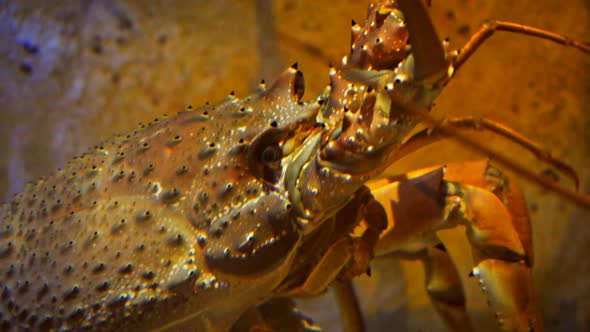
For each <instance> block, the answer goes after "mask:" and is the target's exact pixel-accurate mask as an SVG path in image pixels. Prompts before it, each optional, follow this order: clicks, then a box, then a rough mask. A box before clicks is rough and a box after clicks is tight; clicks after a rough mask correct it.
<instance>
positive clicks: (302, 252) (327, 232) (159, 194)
mask: <svg viewBox="0 0 590 332" xmlns="http://www.w3.org/2000/svg"><path fill="white" fill-rule="evenodd" d="M500 26H501V27H502V26H503V25H502V24H500ZM500 29H501V28H500ZM527 29H529V28H528V27H522V26H521V27H520V28H516V29H513V30H516V31H517V32H522V33H528V31H529V30H527ZM535 31H536V30H535ZM528 34H532V33H528ZM533 35H535V34H533ZM536 35H539V36H541V37H544V38H547V36H546V35H543V34H536ZM552 36H554V35H552ZM409 38H411V41H412V43H410V42H409ZM474 38H475V39H474V40H475V41H474V43H472V44H469V45H467V46H466V48H465V50H466V52H463V53H457V52H449V51H447V50H446V45H444V44H443V43H441V42H440V41H439V39H438V37H437V35H436V33H435V31H434V28H433V26H432V23H431V22H430V20H429V18H428V15H427V13H426V9H425V8H424V6H423V4H422V3H421V2H420V1H411V0H404V1H382V2H380V1H372V2H371V4H370V6H369V15H368V18H367V22H366V23H365V25H364V27H360V26H358V25H356V24H355V25H353V29H352V47H351V51H350V54H349V55H348V56H346V57H345V58H344V60H343V64H342V66H341V68H339V69H336V68H332V69H331V70H330V80H331V82H330V85H329V86H328V87H327V88H326V90H325V91H324V93H323V94H322V95H321V96H319V97H318V98H317V99H315V100H312V101H310V102H302V101H301V99H302V97H303V92H304V80H303V74H302V73H301V72H300V71H299V70H298V68H297V66H296V65H293V66H292V67H290V68H288V69H287V70H286V71H284V72H283V73H282V74H281V75H280V77H279V78H278V79H277V80H276V82H275V83H274V84H272V85H271V86H270V87H269V88H268V89H267V88H265V85H264V83H262V84H261V85H260V88H259V91H257V93H255V94H253V95H251V96H249V97H247V98H244V99H238V98H236V97H235V96H234V95H233V93H232V94H230V96H228V97H227V98H226V99H225V100H223V101H222V102H220V103H218V104H215V105H205V106H203V107H199V108H195V109H192V108H191V107H189V108H188V109H186V110H184V111H182V112H180V113H178V114H177V115H175V116H173V117H163V118H160V119H156V120H155V121H154V122H152V123H150V124H148V125H144V126H141V127H140V128H139V129H138V130H136V131H134V132H133V133H130V134H129V135H124V136H119V137H115V138H113V139H112V140H110V141H108V142H105V143H103V144H101V145H98V146H96V147H94V148H93V149H91V150H90V151H89V152H88V153H86V154H84V155H82V156H80V157H78V158H75V159H74V160H72V161H71V162H69V163H68V164H67V165H66V167H65V168H64V169H61V170H59V171H58V172H57V173H55V174H54V175H52V176H50V177H48V178H45V179H41V180H39V181H37V182H35V183H32V184H30V185H28V186H27V187H26V188H25V189H24V190H23V192H21V193H19V194H17V195H15V196H14V198H13V200H12V201H11V202H9V203H7V204H5V205H3V206H2V207H1V209H0V216H1V217H2V224H1V233H0V239H1V241H2V242H1V247H0V249H1V250H0V273H2V276H3V277H2V279H1V281H0V288H1V290H2V297H1V299H0V313H1V323H2V325H1V326H2V328H3V329H5V330H21V329H33V330H78V329H88V330H113V329H122V330H146V329H166V328H169V327H172V326H175V327H176V326H187V327H188V326H190V328H192V329H195V330H199V331H201V330H203V331H204V330H221V331H224V330H229V329H231V328H233V329H234V330H241V329H263V330H264V329H267V330H273V329H280V328H283V327H285V325H288V327H289V328H292V329H293V330H298V329H299V330H301V329H312V327H311V325H309V322H308V321H307V320H306V319H305V318H303V317H300V316H298V315H297V314H296V310H294V308H293V305H292V303H291V302H290V301H289V300H285V299H284V298H285V297H289V296H304V295H315V294H319V293H321V292H323V291H324V290H325V289H326V288H327V287H328V286H329V285H330V284H335V285H336V287H337V288H338V289H339V290H340V292H341V293H342V294H345V293H347V292H348V293H350V287H349V286H350V285H349V282H350V278H352V277H354V276H357V275H360V274H362V273H365V272H366V271H368V268H369V263H370V261H371V259H372V258H373V257H374V256H376V255H378V256H381V255H388V254H392V253H402V254H410V255H412V256H414V257H418V258H420V259H422V260H423V261H424V264H425V267H426V270H427V291H428V292H429V295H430V296H431V299H432V302H433V304H434V305H435V307H436V309H437V310H438V312H439V313H440V314H441V315H442V317H443V318H444V320H445V322H447V323H448V325H449V326H450V327H451V328H454V329H458V330H468V329H470V328H471V327H470V326H471V324H470V322H469V318H468V316H467V314H466V310H465V297H464V294H463V290H462V287H461V284H460V280H459V277H458V273H457V271H456V269H455V268H454V265H453V263H452V262H451V260H450V257H449V255H448V254H447V252H446V250H445V247H444V245H443V244H442V243H441V242H440V240H439V239H438V238H437V237H436V231H437V230H440V229H442V228H448V227H454V226H456V225H458V224H462V225H465V226H466V228H467V236H468V238H469V240H470V243H471V244H472V246H473V253H474V258H475V262H476V267H475V269H474V270H473V275H474V276H477V277H478V278H479V280H480V283H481V284H482V287H483V289H485V290H486V292H487V294H488V298H489V301H490V304H491V305H492V308H493V310H495V312H496V315H497V317H498V321H499V323H500V326H501V327H502V328H503V329H506V330H529V329H532V328H534V329H535V330H539V329H540V328H541V326H540V319H539V316H538V312H537V308H536V302H535V299H534V291H533V289H532V280H531V264H532V261H533V254H532V245H531V238H530V223H529V220H528V215H527V210H526V205H525V203H524V200H523V197H522V194H521V193H520V191H519V190H518V188H517V187H516V186H515V185H514V184H513V183H512V182H509V181H507V179H506V178H505V177H504V176H503V175H502V174H501V173H500V172H499V171H498V170H497V169H495V168H494V167H493V166H490V165H489V163H488V162H487V161H485V160H484V161H478V162H470V163H458V164H449V165H446V166H443V167H434V168H430V169H427V170H421V171H416V172H412V173H409V174H406V175H403V176H400V177H396V178H391V177H383V178H380V174H381V173H382V172H383V171H384V170H385V169H386V168H387V167H388V166H389V165H391V163H393V162H394V161H396V160H397V159H399V158H401V157H402V156H404V155H406V154H408V153H410V152H413V151H415V150H416V149H419V148H420V147H422V146H425V145H427V144H430V143H431V142H433V141H436V140H438V139H440V138H441V137H443V136H444V135H442V134H440V135H437V133H444V129H445V128H446V127H444V126H447V125H450V124H452V125H456V126H462V127H467V128H472V129H481V128H482V127H483V128H484V129H485V128H490V129H491V130H495V131H500V130H498V129H504V130H503V131H500V132H501V134H503V135H505V136H507V137H509V138H512V139H514V140H515V141H516V142H518V143H521V144H523V145H525V146H530V145H527V144H524V143H522V142H523V140H522V138H521V137H520V136H518V134H516V133H515V132H513V131H510V130H509V129H506V128H503V127H502V128H501V127H499V125H497V124H495V123H493V122H490V121H488V122H485V121H484V122H477V123H476V121H474V120H473V119H460V120H456V121H452V120H450V122H448V123H445V124H444V125H442V124H441V125H439V126H434V127H432V128H429V129H428V130H426V131H419V132H417V133H415V134H413V135H411V136H410V137H408V135H409V134H410V133H411V132H412V130H414V129H415V127H416V126H417V125H418V124H419V123H422V122H424V121H425V119H428V117H427V116H428V112H427V111H428V110H429V109H430V108H431V106H432V103H433V100H434V99H435V98H436V96H437V95H438V94H439V93H440V91H441V90H442V89H443V88H444V86H445V84H446V83H447V82H448V81H449V80H450V79H451V77H452V75H453V73H454V70H456V69H457V68H458V67H459V66H460V65H461V64H462V63H463V62H464V61H465V60H466V59H467V57H468V56H469V54H471V53H472V52H473V51H474V50H475V48H477V46H478V45H479V44H481V43H482V42H483V40H485V38H487V37H481V36H480V37H478V36H475V37H474ZM478 38H479V39H478ZM556 38H557V37H556ZM548 39H551V38H548ZM557 41H559V40H557ZM570 45H571V43H570ZM573 46H576V47H578V48H581V49H583V50H587V49H584V47H587V46H585V45H584V44H575V45H573ZM482 124H483V126H482ZM530 150H532V151H533V152H539V151H538V150H537V149H536V148H535V147H532V148H530ZM541 157H542V158H543V160H545V161H547V162H548V163H550V164H551V165H553V166H555V167H557V168H558V169H560V170H565V171H566V172H567V170H568V168H567V166H566V165H565V164H563V163H560V162H559V161H556V160H553V159H551V158H550V157H549V156H546V155H542V156H541ZM570 173H572V172H570ZM574 173H575V172H574ZM343 307H344V308H345V310H346V311H345V312H346V315H345V319H346V320H348V322H349V324H348V325H349V326H350V327H351V328H358V329H362V326H361V325H362V323H361V322H360V318H359V316H358V312H356V311H355V308H354V307H355V305H354V301H352V303H349V304H348V305H343ZM269 308H270V309H274V310H276V311H277V314H276V317H280V318H281V319H274V320H273V319H264V318H262V317H261V315H260V313H261V312H265V311H266V310H270V309H269ZM353 321H354V322H353ZM285 322H289V323H285Z"/></svg>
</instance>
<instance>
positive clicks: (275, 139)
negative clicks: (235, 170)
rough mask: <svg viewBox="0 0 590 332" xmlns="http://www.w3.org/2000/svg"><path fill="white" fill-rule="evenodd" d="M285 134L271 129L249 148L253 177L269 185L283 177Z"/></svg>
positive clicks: (259, 136) (255, 140) (249, 160)
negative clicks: (283, 139)
mask: <svg viewBox="0 0 590 332" xmlns="http://www.w3.org/2000/svg"><path fill="white" fill-rule="evenodd" d="M283 136H284V133H283V132H281V131H280V130H279V129H276V128H270V129H268V130H266V131H264V132H263V133H261V134H260V135H258V137H256V139H254V141H253V142H252V144H251V145H250V146H249V148H248V162H249V163H250V170H251V171H252V173H253V175H254V176H256V177H259V178H261V179H263V180H264V181H265V182H267V183H277V181H278V180H279V178H280V176H281V160H282V159H283V149H282V148H281V145H280V142H281V140H282V137H283Z"/></svg>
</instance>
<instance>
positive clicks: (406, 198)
mask: <svg viewBox="0 0 590 332" xmlns="http://www.w3.org/2000/svg"><path fill="white" fill-rule="evenodd" d="M370 187H371V191H372V193H373V195H374V197H375V198H376V199H377V200H378V201H379V202H381V204H382V205H383V207H384V208H385V209H386V213H387V216H388V219H389V222H390V223H389V226H388V229H387V230H386V231H385V232H384V235H383V236H382V237H381V240H380V241H379V243H378V245H377V247H376V254H377V255H386V254H392V253H399V252H402V253H403V252H404V251H407V249H405V248H406V246H407V243H412V242H419V243H423V242H425V241H428V239H431V238H432V236H433V233H434V232H436V231H437V230H440V229H444V228H449V227H455V226H457V225H460V224H462V225H464V226H465V227H466V229H467V236H468V239H469V241H470V244H471V246H472V248H473V256H474V260H475V265H476V266H475V268H474V269H473V271H472V275H473V276H476V277H478V278H479V282H480V285H481V288H482V290H483V291H484V292H485V293H486V296H487V297H488V301H489V303H490V305H491V306H492V308H493V309H494V310H495V312H496V317H497V320H498V323H499V324H500V326H501V328H502V329H504V330H507V331H513V330H517V331H527V330H530V329H532V328H534V330H535V331H539V330H540V329H541V322H540V318H539V313H538V309H537V306H536V301H535V295H534V290H533V288H532V277H531V265H532V258H533V257H532V242H531V234H530V233H531V229H530V222H529V218H528V212H527V210H526V205H525V204H524V199H523V197H522V194H521V193H520V191H519V190H518V188H517V187H516V186H515V185H514V184H511V183H509V182H508V181H507V179H506V178H505V177H503V176H502V175H501V174H500V173H499V172H498V171H497V170H496V169H495V168H493V167H491V166H490V165H489V163H488V161H486V160H484V161H477V162H467V163H455V164H449V165H447V166H444V167H437V168H430V169H426V170H423V171H417V172H412V173H409V174H407V175H405V176H404V177H403V178H397V179H395V178H391V179H384V180H380V181H376V182H374V183H373V184H372V185H371V186H370ZM430 243H432V240H430ZM405 244H406V245H405ZM432 248H433V247H429V248H428V250H433V249H432ZM434 249H437V248H436V246H434ZM438 249H441V247H440V246H439V248H438ZM441 254H442V255H441ZM428 259H434V260H433V261H432V262H428V260H427V259H424V261H425V262H426V263H428V264H430V268H433V267H434V268H436V269H438V270H435V271H434V273H435V274H434V276H436V278H438V276H441V277H440V278H442V279H439V280H443V281H445V282H447V281H446V279H448V280H451V282H449V285H448V286H444V283H443V287H442V288H441V289H443V290H445V291H447V292H450V293H451V294H454V296H457V298H460V297H459V296H460V294H461V292H462V291H461V290H457V289H458V288H457V287H456V286H454V284H453V282H452V279H453V278H454V277H453V275H452V272H450V273H448V272H445V271H452V269H450V268H448V266H449V264H450V259H448V257H445V255H444V250H442V249H441V250H439V251H431V253H430V258H428ZM439 263H440V265H436V264H439ZM428 264H426V267H427V268H428V266H429V265H428ZM445 266H447V267H445ZM431 272H432V271H431ZM445 273H446V276H445ZM437 274H438V275H437ZM430 278H431V280H434V281H432V284H435V285H436V284H437V282H435V281H436V278H433V277H430ZM427 283H428V284H430V283H431V282H429V281H428V280H427ZM439 285H440V283H439ZM453 289H454V290H453ZM434 293H435V294H436V293H437V292H434ZM439 293H440V292H439ZM440 294H444V292H442V293H440ZM443 299H444V297H443ZM435 300H436V298H435ZM433 302H434V303H435V306H439V304H438V303H437V302H435V301H433ZM447 302H448V303H452V301H451V302H449V301H447ZM448 308H450V307H449V306H448V305H447V306H446V307H443V309H445V310H446V309H448ZM439 312H441V310H439ZM442 314H443V317H445V320H446V321H447V323H449V322H451V323H449V325H453V324H454V323H452V322H453V318H452V317H451V319H450V320H449V318H448V316H445V313H444V310H442ZM461 315H462V314H461ZM461 315H459V316H457V317H460V316H461ZM455 322H456V323H457V324H464V322H461V321H455Z"/></svg>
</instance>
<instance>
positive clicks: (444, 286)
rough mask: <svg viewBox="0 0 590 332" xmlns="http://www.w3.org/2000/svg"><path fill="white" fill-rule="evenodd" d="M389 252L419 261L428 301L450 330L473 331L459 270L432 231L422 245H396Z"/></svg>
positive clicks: (459, 331)
mask: <svg viewBox="0 0 590 332" xmlns="http://www.w3.org/2000/svg"><path fill="white" fill-rule="evenodd" d="M393 255H394V256H395V257H398V258H402V259H410V260H420V261H421V262H422V264H423V266H424V271H425V280H424V281H425V288H426V292H427V293H428V297H429V298H430V302H432V304H433V306H434V308H435V310H436V311H437V312H438V314H439V315H440V316H441V318H442V319H443V321H444V322H445V324H446V325H447V326H448V327H449V329H450V330H451V331H457V332H468V331H473V327H472V325H471V320H470V319H469V316H468V315H467V310H466V299H465V292H464V291H463V285H462V284H461V278H460V276H459V272H458V271H457V268H456V266H455V264H454V263H453V260H452V259H451V256H450V255H449V253H448V251H447V249H446V247H445V245H444V244H443V243H442V242H441V241H440V239H439V238H438V237H437V236H436V235H432V236H429V239H427V240H426V241H424V245H422V244H419V245H417V246H416V244H412V245H411V248H407V249H400V250H398V251H397V252H396V253H395V254H393Z"/></svg>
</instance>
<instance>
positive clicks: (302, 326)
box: [230, 297, 321, 332]
mask: <svg viewBox="0 0 590 332" xmlns="http://www.w3.org/2000/svg"><path fill="white" fill-rule="evenodd" d="M242 331H247V332H274V331H281V332H320V331H321V328H320V327H319V326H317V325H314V324H313V322H312V321H311V319H309V318H308V317H305V316H304V315H303V314H302V313H301V312H300V311H299V309H298V308H297V306H296V305H295V302H294V301H293V300H292V299H289V298H286V297H279V298H274V299H271V300H269V301H267V302H264V303H262V304H260V305H258V306H255V307H252V308H250V309H248V311H246V312H245V313H244V314H243V315H242V316H241V317H240V319H239V320H238V321H237V322H236V323H235V324H234V326H233V327H232V329H231V330H230V332H242Z"/></svg>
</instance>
